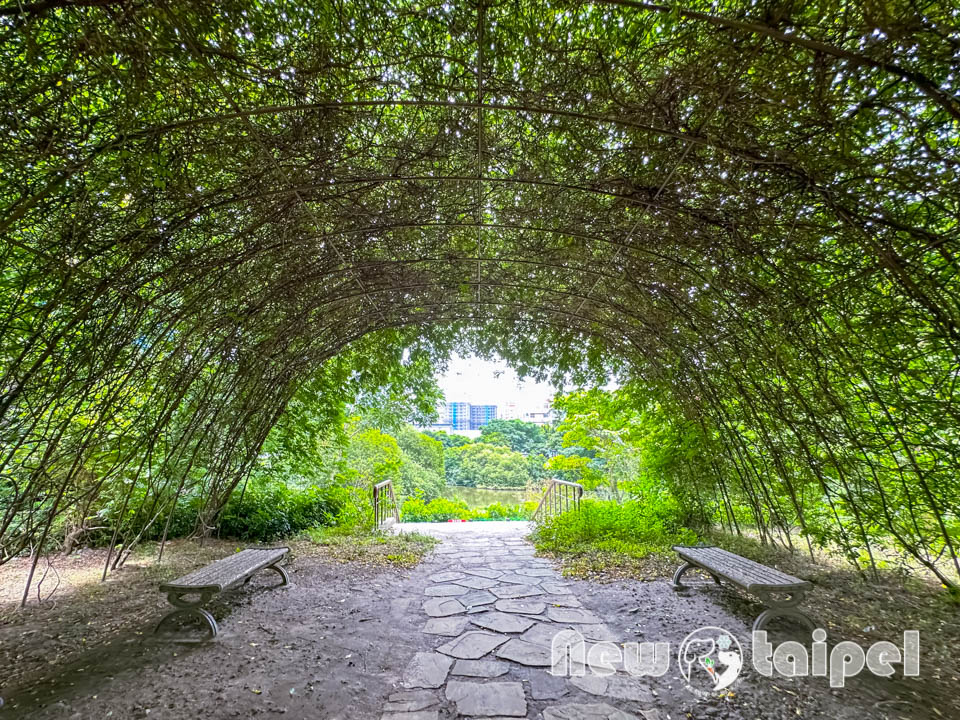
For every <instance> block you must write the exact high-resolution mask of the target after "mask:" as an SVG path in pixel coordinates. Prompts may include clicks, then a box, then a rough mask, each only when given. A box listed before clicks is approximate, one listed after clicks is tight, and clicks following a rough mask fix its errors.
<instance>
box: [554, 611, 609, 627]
mask: <svg viewBox="0 0 960 720" xmlns="http://www.w3.org/2000/svg"><path fill="white" fill-rule="evenodd" d="M547 617H548V618H550V619H551V620H553V621H554V622H558V623H576V624H583V625H601V624H602V623H603V621H602V620H601V619H600V618H598V617H597V616H596V615H594V614H593V613H592V612H590V611H589V610H584V609H583V608H558V607H552V608H547Z"/></svg>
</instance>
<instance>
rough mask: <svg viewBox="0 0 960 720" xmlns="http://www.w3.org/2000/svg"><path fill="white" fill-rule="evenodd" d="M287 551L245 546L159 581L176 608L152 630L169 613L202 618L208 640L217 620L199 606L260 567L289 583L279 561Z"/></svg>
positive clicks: (235, 584) (283, 583)
mask: <svg viewBox="0 0 960 720" xmlns="http://www.w3.org/2000/svg"><path fill="white" fill-rule="evenodd" d="M288 552H290V548H287V547H279V548H247V549H246V550H241V551H240V552H238V553H235V554H233V555H230V556H229V557H225V558H222V559H220V560H216V561H215V562H212V563H210V564H209V565H207V566H206V567H203V568H200V569H199V570H194V571H193V572H192V573H190V574H188V575H184V576H183V577H179V578H177V579H176V580H173V581H171V582H168V583H163V584H162V585H161V586H160V592H165V593H167V600H168V601H169V602H170V604H171V605H173V606H174V607H175V608H176V610H174V611H173V612H171V613H169V614H168V615H165V616H164V617H163V618H162V619H161V620H160V622H159V623H157V627H156V628H154V631H153V632H154V633H157V632H158V631H159V630H160V627H161V626H162V625H163V624H164V623H165V622H166V621H167V620H169V619H170V618H172V617H177V616H193V617H198V618H200V619H201V620H203V621H204V622H206V623H207V625H208V626H209V628H210V633H209V635H208V636H207V637H206V638H202V640H212V639H213V638H215V637H216V636H217V621H216V620H214V619H213V615H211V614H210V613H209V612H207V611H206V610H204V608H203V606H204V605H206V604H207V603H208V602H210V600H211V598H213V596H214V595H217V594H218V593H221V592H223V591H224V590H230V589H232V588H235V587H236V586H238V585H240V584H245V583H247V582H249V581H250V578H251V577H252V576H253V574H254V573H256V572H258V571H260V570H265V569H266V570H273V571H274V572H276V573H278V574H279V575H280V578H281V579H282V580H283V582H281V583H280V585H281V586H282V585H287V584H289V583H290V578H289V577H288V576H287V572H286V570H284V569H283V568H282V567H281V566H280V564H279V563H280V561H281V560H283V558H284V556H285V555H286V554H287V553H288ZM191 595H195V596H199V597H197V598H195V599H193V600H189V599H185V598H186V597H187V596H191Z"/></svg>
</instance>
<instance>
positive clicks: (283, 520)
mask: <svg viewBox="0 0 960 720" xmlns="http://www.w3.org/2000/svg"><path fill="white" fill-rule="evenodd" d="M349 503H350V497H349V493H348V491H347V490H346V489H345V488H340V487H330V488H320V487H317V486H310V487H307V488H303V489H297V488H291V487H288V486H286V485H283V484H281V483H276V482H266V483H261V482H251V483H250V484H249V485H248V486H247V488H246V490H245V492H244V493H243V499H242V501H241V499H240V493H234V495H233V496H232V497H231V498H230V500H229V501H228V502H227V506H226V507H225V508H224V510H223V512H222V513H221V514H220V519H219V523H218V525H219V529H220V534H221V535H222V536H225V537H230V538H236V539H237V540H256V541H261V542H269V541H271V540H276V539H278V538H282V537H287V536H289V535H293V534H295V533H299V532H302V531H304V530H306V529H307V528H312V527H318V526H324V525H333V524H335V523H336V522H337V519H338V517H340V516H341V514H342V513H343V511H344V510H345V509H346V508H347V506H348V504H349Z"/></svg>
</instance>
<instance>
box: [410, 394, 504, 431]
mask: <svg viewBox="0 0 960 720" xmlns="http://www.w3.org/2000/svg"><path fill="white" fill-rule="evenodd" d="M496 419H497V406H496V405H472V404H470V403H468V402H451V403H448V402H440V403H439V404H438V405H437V420H436V422H434V423H432V424H430V425H429V426H428V427H425V428H423V429H424V430H433V431H442V432H445V433H458V434H467V433H468V431H471V430H475V431H476V433H470V434H471V435H474V436H475V435H479V431H480V428H482V427H483V426H484V425H486V424H487V423H489V422H490V421H491V420H496Z"/></svg>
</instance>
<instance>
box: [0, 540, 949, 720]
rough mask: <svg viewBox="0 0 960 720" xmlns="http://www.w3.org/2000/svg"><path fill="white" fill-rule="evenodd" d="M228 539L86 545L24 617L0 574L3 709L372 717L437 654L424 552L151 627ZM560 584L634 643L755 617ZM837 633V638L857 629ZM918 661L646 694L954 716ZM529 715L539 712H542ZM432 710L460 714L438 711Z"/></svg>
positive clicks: (765, 711)
mask: <svg viewBox="0 0 960 720" xmlns="http://www.w3.org/2000/svg"><path fill="white" fill-rule="evenodd" d="M234 549H235V545H234V544H231V543H226V542H209V541H208V543H207V544H206V545H205V547H202V548H201V547H198V546H197V545H195V544H193V543H188V542H179V543H176V544H174V546H173V547H172V548H171V551H170V553H169V555H168V558H167V559H165V561H164V563H163V564H162V565H161V566H157V565H155V564H153V563H152V561H148V560H146V559H142V560H138V561H136V562H134V563H133V564H130V565H128V567H127V568H125V569H124V570H122V571H120V572H118V573H116V574H115V575H113V576H112V577H111V578H110V580H108V581H107V582H106V583H103V584H100V583H97V582H96V581H95V578H96V573H97V572H98V568H99V567H101V566H102V561H103V554H102V553H101V552H100V551H83V552H82V553H81V554H80V555H79V556H72V557H71V558H69V559H63V560H60V561H59V563H58V568H59V571H60V573H61V579H62V582H61V587H60V589H59V590H58V591H57V593H56V594H55V595H54V596H53V598H52V599H51V600H49V601H47V602H45V603H43V604H41V605H37V604H36V600H35V598H34V599H33V601H32V603H31V606H30V607H28V608H27V609H26V610H25V611H17V610H15V609H14V606H15V603H16V600H17V599H18V597H17V595H18V591H19V583H20V582H22V568H19V567H17V565H16V563H12V564H10V565H8V566H5V567H4V568H0V667H2V673H0V696H2V697H3V699H4V705H3V708H2V709H0V718H30V719H31V720H47V719H54V718H55V719H57V720H60V719H71V720H72V719H78V720H87V719H88V718H90V719H92V718H119V719H122V720H127V719H128V718H129V719H135V718H147V717H149V718H151V719H153V718H161V719H163V720H174V719H176V720H182V719H184V718H194V717H197V718H207V719H210V720H219V719H220V718H248V717H272V716H274V715H285V716H287V717H294V718H304V719H306V718H310V719H314V718H324V719H326V718H330V719H333V720H338V719H341V718H342V719H348V718H349V719H351V720H354V719H365V718H380V716H381V708H382V707H383V703H384V701H385V699H386V698H387V696H388V695H390V694H391V693H393V692H396V691H397V690H398V689H399V688H400V680H401V675H402V673H403V670H404V668H405V667H406V666H407V665H408V663H409V662H410V659H411V658H412V657H413V655H414V653H416V652H418V651H427V650H430V649H432V646H430V645H429V643H430V641H431V640H430V636H426V635H424V634H423V633H422V632H421V630H422V627H423V617H422V611H421V604H422V602H423V599H424V594H423V591H424V588H425V587H427V585H428V584H429V580H428V577H429V575H430V574H432V573H437V572H439V571H441V570H444V569H445V563H447V562H449V561H447V560H445V559H444V557H443V555H441V554H439V553H433V554H431V555H429V556H428V557H427V558H426V560H425V561H424V562H423V563H421V564H420V565H419V566H417V567H414V568H412V569H399V568H394V567H372V566H369V565H367V564H362V563H346V564H344V563H340V562H335V561H333V560H331V559H329V558H328V557H324V556H323V554H322V553H319V554H317V553H314V552H313V551H312V550H310V549H309V548H307V547H305V546H301V547H299V548H298V547H296V546H295V547H294V551H293V552H292V553H291V559H290V562H289V564H288V566H287V567H288V572H289V573H290V577H291V582H292V585H291V586H289V587H287V588H274V587H273V586H274V585H275V582H276V581H275V577H276V576H275V575H274V574H272V573H262V574H261V575H258V576H257V577H255V579H254V580H253V581H252V582H251V583H250V584H249V585H247V586H246V587H245V588H244V589H241V590H238V591H236V592H233V593H230V594H227V595H225V596H224V597H222V598H221V599H220V600H219V601H218V602H216V603H215V604H214V606H213V613H214V615H215V616H216V618H217V620H218V622H220V630H221V634H220V636H219V638H218V639H217V641H216V642H213V643H206V644H203V645H183V644H178V643H173V642H170V641H169V640H158V639H155V638H154V637H153V636H152V635H151V631H152V629H153V626H154V625H155V623H156V622H157V620H158V619H159V618H160V617H162V615H163V614H164V613H166V612H167V610H168V607H167V605H166V601H165V598H164V597H163V596H162V595H161V594H160V593H159V592H158V590H157V584H158V582H160V581H161V580H162V579H169V578H172V577H175V576H177V575H179V574H181V573H182V572H185V571H187V570H189V569H192V568H195V567H197V566H200V565H202V564H204V563H206V562H208V561H209V560H212V559H214V558H217V557H222V556H223V555H225V554H227V553H229V552H232V551H233V550H234ZM18 571H20V572H18ZM91 579H93V582H90V581H91ZM569 582H570V585H571V586H572V588H573V592H574V593H575V594H576V596H577V597H578V598H580V600H581V601H582V604H583V606H584V607H585V608H587V609H588V610H591V611H593V612H594V613H596V614H598V615H600V616H601V617H603V618H604V620H605V621H606V623H607V625H609V626H610V628H612V629H613V630H615V631H616V632H617V634H618V635H619V636H620V637H622V638H626V639H631V640H641V641H642V640H650V641H654V640H670V641H672V642H674V643H677V642H679V640H681V639H682V638H683V637H684V636H685V635H686V634H687V633H688V632H689V631H690V630H692V629H695V628H698V627H701V626H703V625H719V626H721V627H723V628H725V629H727V630H729V631H732V632H733V633H735V634H736V635H737V636H738V637H741V638H743V637H745V636H746V635H747V633H748V631H749V627H750V623H751V622H752V619H753V618H754V617H755V615H756V614H757V613H758V612H759V609H758V607H757V605H756V604H755V603H753V602H751V601H749V600H747V599H746V598H744V597H742V596H740V595H738V594H736V593H733V592H730V591H727V590H723V589H720V590H718V589H717V588H714V587H712V586H710V585H708V584H706V583H704V584H703V585H702V586H697V587H695V588H693V589H691V590H689V591H686V592H685V593H683V594H680V595H677V594H676V593H674V592H673V591H672V590H671V589H670V588H669V586H668V584H667V582H666V581H665V580H664V579H656V580H652V581H639V580H635V579H618V580H615V581H613V582H607V583H599V582H596V581H592V580H570V581H569ZM46 587H47V586H46V584H45V586H44V589H46ZM888 607H889V610H890V614H889V616H888V617H886V618H882V619H880V621H879V622H877V623H875V624H878V625H880V624H882V630H881V631H877V632H879V633H880V634H882V635H883V636H884V637H885V639H891V640H894V639H896V638H895V637H893V636H891V634H890V633H889V632H886V631H885V628H887V627H890V628H902V627H903V626H904V625H903V624H904V622H905V619H908V618H905V617H903V616H901V615H899V614H898V610H899V608H898V606H897V605H896V603H893V604H891V605H889V606H888ZM945 622H947V623H954V622H955V617H953V618H949V617H947V618H945ZM831 632H832V633H837V637H836V638H832V639H834V640H835V639H858V638H855V637H846V636H843V637H842V638H841V637H840V635H839V632H840V631H839V630H836V631H835V630H833V629H831ZM771 634H772V635H773V636H774V640H775V641H777V642H781V641H783V640H788V639H796V640H800V641H803V642H805V644H808V643H809V636H808V635H806V634H805V633H803V632H800V631H793V630H790V629H789V626H786V625H785V626H783V628H782V629H779V630H776V631H774V626H771ZM874 634H875V633H874V632H873V631H871V632H868V633H866V634H865V635H870V636H872V635H874ZM921 648H923V638H921ZM748 653H749V650H748ZM926 660H927V659H926V658H925V657H924V656H923V655H922V656H921V672H922V675H923V676H922V677H921V678H906V679H904V678H892V679H883V678H877V677H874V676H872V675H868V674H861V675H860V676H859V677H857V678H854V679H852V680H848V681H847V686H846V687H845V688H844V689H842V690H831V689H830V688H829V687H828V686H827V684H826V681H825V680H824V679H821V678H797V679H784V678H778V679H775V680H772V679H768V678H763V677H760V676H759V675H758V674H757V673H756V672H754V671H753V670H752V669H749V668H748V669H747V670H746V671H745V673H744V675H743V676H742V679H741V681H740V682H739V683H738V685H737V687H736V692H735V693H732V694H731V695H730V696H728V697H725V698H723V699H710V700H696V699H694V698H692V697H691V696H690V694H689V693H688V691H687V690H686V689H685V688H683V687H682V684H681V683H680V679H679V676H678V675H677V673H675V672H672V671H671V672H670V673H668V674H667V675H665V676H663V677H661V678H657V679H653V680H651V683H650V688H651V690H652V692H653V694H654V697H655V699H656V705H657V707H658V708H659V709H660V711H661V713H662V714H661V717H666V718H668V719H670V720H677V719H683V718H737V719H741V718H742V719H743V720H755V719H757V718H763V720H786V719H787V718H798V717H799V718H822V717H830V718H850V719H851V720H853V718H858V719H859V718H864V717H869V718H871V719H876V720H899V719H901V718H905V719H909V720H914V719H921V718H955V717H960V703H958V696H957V693H956V691H955V690H954V689H953V688H956V687H957V685H956V683H955V680H956V679H957V669H956V667H955V665H953V664H950V665H949V666H947V665H946V664H945V665H936V666H931V665H930V664H929V663H927V662H926ZM531 712H532V714H531V715H529V717H533V718H536V717H539V709H536V708H533V709H532V710H531ZM444 713H446V714H444ZM440 717H441V718H447V717H453V715H452V714H451V711H450V710H449V708H448V707H444V708H442V709H441V715H440Z"/></svg>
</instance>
